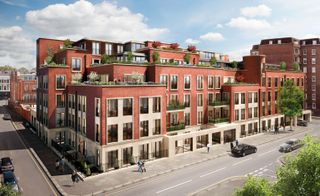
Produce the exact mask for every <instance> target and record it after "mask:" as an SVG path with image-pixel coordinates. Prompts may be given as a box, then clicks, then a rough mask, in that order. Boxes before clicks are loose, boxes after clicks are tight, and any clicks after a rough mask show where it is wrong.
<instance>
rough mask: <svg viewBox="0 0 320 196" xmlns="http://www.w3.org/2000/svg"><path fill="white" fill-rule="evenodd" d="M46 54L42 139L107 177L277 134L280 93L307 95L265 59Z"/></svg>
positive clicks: (169, 50) (161, 52) (159, 48)
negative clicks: (286, 88)
mask: <svg viewBox="0 0 320 196" xmlns="http://www.w3.org/2000/svg"><path fill="white" fill-rule="evenodd" d="M37 48H38V50H37V70H38V72H37V76H38V81H39V88H38V90H37V97H38V99H37V120H36V121H35V125H36V127H37V129H38V134H39V136H40V137H41V138H43V140H44V141H45V142H47V143H48V145H51V146H53V147H56V148H57V149H61V145H64V148H70V149H75V150H76V151H77V152H79V156H80V157H84V158H85V159H87V160H88V161H90V162H92V163H94V164H96V165H98V166H100V167H101V169H103V170H104V171H106V170H109V169H112V168H114V167H116V166H117V165H118V164H119V166H120V167H124V166H126V165H128V164H130V162H132V161H137V160H138V159H145V160H152V159H156V158H160V157H166V156H169V157H172V156H174V155H176V154H179V153H184V152H187V151H194V150H196V149H198V148H202V147H205V146H206V145H207V144H208V143H212V144H218V143H219V144H220V143H225V142H230V141H234V140H235V139H236V138H239V137H245V136H247V135H252V134H256V133H259V132H262V131H268V130H273V129H275V128H278V127H279V126H280V124H281V123H282V122H284V119H283V115H281V114H279V111H278V110H277V107H276V104H277V101H276V100H277V97H278V93H279V92H278V91H279V88H280V86H281V85H282V84H283V82H284V81H285V80H288V79H292V80H294V81H295V84H297V85H298V86H300V87H301V88H303V87H304V84H303V78H304V73H302V72H297V71H294V72H293V71H288V72H282V71H280V69H279V65H271V64H266V62H265V56H248V57H244V61H243V62H240V63H239V64H238V67H237V68H234V67H233V65H232V64H231V63H230V62H229V61H228V56H227V55H221V54H217V53H214V52H207V51H198V50H196V49H195V48H194V47H188V49H183V48H179V47H178V45H177V44H175V43H174V44H166V43H161V42H150V41H146V42H143V43H138V42H127V43H124V44H122V43H111V42H105V41H97V40H87V39H82V40H79V41H76V42H73V45H72V47H71V48H64V47H63V41H61V40H51V39H43V38H40V39H38V40H37ZM48 51H49V54H51V53H53V54H54V55H53V58H52V59H53V61H51V62H49V63H48V58H47V57H48ZM52 51H53V52H52ZM155 53H156V55H155ZM212 57H215V59H216V63H211V64H210V62H212V61H210V59H212ZM46 59H47V60H46ZM49 60H50V59H49ZM232 67H233V68H232ZM59 146H60V147H59ZM66 146H67V147H66Z"/></svg>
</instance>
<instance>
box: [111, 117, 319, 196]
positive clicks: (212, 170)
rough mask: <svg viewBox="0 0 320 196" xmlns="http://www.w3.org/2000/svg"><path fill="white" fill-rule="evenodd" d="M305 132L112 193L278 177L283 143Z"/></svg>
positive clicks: (185, 190) (184, 189)
mask: <svg viewBox="0 0 320 196" xmlns="http://www.w3.org/2000/svg"><path fill="white" fill-rule="evenodd" d="M308 128H311V129H312V130H311V131H308V133H309V134H311V135H313V136H315V135H319V128H320V120H315V121H313V123H311V124H310V125H309V127H308ZM305 133H306V132H304V133H300V134H296V135H294V136H289V137H287V138H284V139H279V140H276V141H273V142H270V143H266V144H263V145H259V146H258V152H257V153H255V154H251V155H247V156H245V157H239V158H237V157H233V156H231V155H230V156H224V157H220V158H217V159H214V160H210V161H207V162H203V163H201V164H196V165H193V166H190V167H186V168H183V169H180V170H177V171H174V172H171V173H169V174H166V175H162V176H159V177H155V178H153V179H151V180H150V181H144V182H142V183H138V184H133V185H131V186H128V187H126V188H123V189H120V190H115V191H114V192H111V193H109V195H131V196H134V195H148V196H149V195H189V194H191V193H194V192H196V191H197V190H199V189H202V188H205V187H207V186H209V185H212V184H215V183H218V182H220V181H222V180H225V179H227V178H231V177H234V176H245V175H249V174H250V175H254V176H264V177H266V178H269V179H275V176H274V175H275V174H274V173H275V167H276V165H277V160H278V159H279V158H280V157H281V156H282V155H283V153H280V152H279V151H278V149H279V146H280V144H282V143H284V142H285V141H287V140H288V139H289V138H303V136H304V135H305Z"/></svg>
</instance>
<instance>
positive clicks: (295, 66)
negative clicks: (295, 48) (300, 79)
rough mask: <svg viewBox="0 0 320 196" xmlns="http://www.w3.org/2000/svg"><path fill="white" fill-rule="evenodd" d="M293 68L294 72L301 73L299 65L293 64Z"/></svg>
mask: <svg viewBox="0 0 320 196" xmlns="http://www.w3.org/2000/svg"><path fill="white" fill-rule="evenodd" d="M292 67H293V70H294V71H299V70H300V65H299V63H293V65H292Z"/></svg>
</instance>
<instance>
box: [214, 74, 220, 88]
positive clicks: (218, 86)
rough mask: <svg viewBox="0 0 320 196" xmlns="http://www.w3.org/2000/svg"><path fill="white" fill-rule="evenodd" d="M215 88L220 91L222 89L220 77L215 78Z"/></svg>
mask: <svg viewBox="0 0 320 196" xmlns="http://www.w3.org/2000/svg"><path fill="white" fill-rule="evenodd" d="M214 86H215V88H216V89H220V88H221V84H220V76H215V77H214Z"/></svg>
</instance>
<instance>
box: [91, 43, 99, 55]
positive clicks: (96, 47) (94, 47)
mask: <svg viewBox="0 0 320 196" xmlns="http://www.w3.org/2000/svg"><path fill="white" fill-rule="evenodd" d="M92 54H95V55H98V54H100V43H99V42H92Z"/></svg>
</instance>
